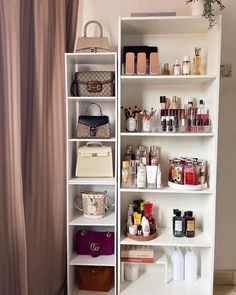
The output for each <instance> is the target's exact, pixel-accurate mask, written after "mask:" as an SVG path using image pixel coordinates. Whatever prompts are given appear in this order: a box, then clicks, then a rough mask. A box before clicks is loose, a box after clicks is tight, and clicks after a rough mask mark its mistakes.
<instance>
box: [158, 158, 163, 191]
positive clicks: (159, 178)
mask: <svg viewBox="0 0 236 295" xmlns="http://www.w3.org/2000/svg"><path fill="white" fill-rule="evenodd" d="M157 188H159V189H160V188H162V180H161V165H160V164H158V166H157Z"/></svg>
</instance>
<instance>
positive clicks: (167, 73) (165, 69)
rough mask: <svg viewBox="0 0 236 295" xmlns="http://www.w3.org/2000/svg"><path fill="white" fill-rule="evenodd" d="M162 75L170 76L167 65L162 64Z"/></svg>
mask: <svg viewBox="0 0 236 295" xmlns="http://www.w3.org/2000/svg"><path fill="white" fill-rule="evenodd" d="M162 75H167V76H168V75H170V69H169V64H168V63H165V64H164V69H163V72H162Z"/></svg>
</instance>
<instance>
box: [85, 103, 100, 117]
mask: <svg viewBox="0 0 236 295" xmlns="http://www.w3.org/2000/svg"><path fill="white" fill-rule="evenodd" d="M93 104H94V105H96V106H97V107H98V108H99V109H100V115H101V116H102V108H101V107H100V105H99V104H97V103H94V102H92V103H90V104H89V105H88V106H87V108H86V111H85V114H86V115H87V114H88V108H89V107H90V106H91V105H93Z"/></svg>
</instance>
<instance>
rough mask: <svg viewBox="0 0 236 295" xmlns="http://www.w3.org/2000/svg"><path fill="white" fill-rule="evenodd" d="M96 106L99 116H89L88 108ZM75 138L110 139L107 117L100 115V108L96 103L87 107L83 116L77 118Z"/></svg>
mask: <svg viewBox="0 0 236 295" xmlns="http://www.w3.org/2000/svg"><path fill="white" fill-rule="evenodd" d="M91 105H96V106H97V107H98V108H99V110H100V116H89V115H88V108H89V107H90V106H91ZM77 137H80V138H111V129H110V123H109V117H108V116H104V115H103V114H102V108H101V107H100V105H98V104H96V103H91V104H89V105H88V106H87V108H86V111H85V115H82V116H79V118H78V127H77Z"/></svg>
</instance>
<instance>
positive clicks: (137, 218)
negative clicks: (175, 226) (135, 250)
mask: <svg viewBox="0 0 236 295" xmlns="http://www.w3.org/2000/svg"><path fill="white" fill-rule="evenodd" d="M152 207H153V204H152V203H150V202H148V201H144V200H134V202H133V204H129V208H128V218H127V224H126V232H128V233H129V234H130V235H132V236H144V237H148V236H149V235H152V234H154V233H156V231H157V229H156V222H155V218H154V217H153V215H152Z"/></svg>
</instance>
